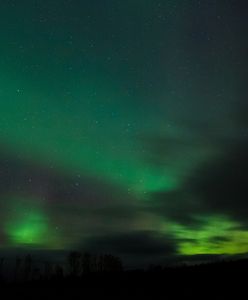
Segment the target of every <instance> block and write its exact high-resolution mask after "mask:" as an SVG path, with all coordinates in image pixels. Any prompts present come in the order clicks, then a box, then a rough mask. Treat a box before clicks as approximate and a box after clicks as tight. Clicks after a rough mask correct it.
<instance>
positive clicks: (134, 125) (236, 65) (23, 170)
mask: <svg viewBox="0 0 248 300" xmlns="http://www.w3.org/2000/svg"><path fill="white" fill-rule="evenodd" d="M12 2H13V5H11V3H12ZM12 2H11V3H10V2H9V1H6V2H4V3H1V4H0V14H1V16H0V20H1V21H0V22H1V26H0V32H1V35H0V36H1V48H0V58H1V59H0V116H1V117H0V139H1V150H0V151H1V152H0V155H1V157H0V159H1V160H0V164H1V190H0V193H1V195H0V197H1V198H0V199H1V200H0V209H1V212H0V217H1V221H0V226H1V232H0V247H1V248H2V249H9V248H13V249H14V248H23V249H27V250H28V251H30V250H31V249H32V250H34V249H46V250H54V249H55V250H60V249H61V250H69V249H74V248H80V249H81V248H82V249H89V250H94V249H97V247H98V246H99V247H100V246H101V245H102V244H101V243H102V241H103V240H104V241H105V242H104V243H103V245H104V246H103V248H104V247H105V248H106V249H107V250H109V251H110V252H111V251H113V252H115V251H117V252H118V251H119V250H116V249H117V248H118V247H114V246H113V244H115V243H118V244H119V245H120V244H122V243H120V241H121V242H122V241H123V244H124V246H123V249H121V250H120V251H119V252H118V254H119V253H120V254H123V255H124V256H125V257H127V256H130V257H131V256H132V255H133V253H132V243H133V242H134V241H135V239H133V237H137V241H141V246H140V253H141V255H139V257H141V256H142V255H143V252H142V251H143V249H142V243H143V244H144V246H143V247H144V248H145V247H146V248H149V249H151V255H148V256H145V255H147V251H144V253H145V254H144V255H143V256H142V257H144V260H145V261H149V260H151V261H153V260H154V259H155V258H159V259H163V258H165V257H171V259H172V258H173V257H174V256H178V255H182V256H191V255H196V254H213V255H215V254H216V255H218V254H241V253H246V252H248V230H246V228H247V226H246V219H245V216H244V212H243V209H242V208H241V206H242V205H243V202H242V201H241V200H239V197H242V195H241V194H240V195H239V194H238V193H236V187H235V186H234V185H235V184H236V182H237V181H235V182H234V183H233V187H230V185H231V182H233V180H232V175H231V173H232V172H235V170H233V171H231V172H230V170H229V169H228V168H227V166H228V165H229V164H230V165H231V166H232V167H233V168H235V167H237V168H239V165H238V163H239V162H238V161H235V159H234V156H235V155H234V152H235V149H236V145H241V146H242V147H243V148H242V147H241V148H242V149H246V148H245V147H246V145H247V143H246V140H247V135H245V134H244V128H246V126H247V124H245V121H244V120H243V119H242V116H241V115H242V111H243V109H244V108H243V105H245V104H244V100H243V95H244V94H245V91H241V85H242V80H243V79H242V76H243V72H244V66H242V61H243V60H244V57H243V56H244V55H245V54H244V51H243V48H244V46H245V45H244V43H245V42H244V40H245V38H244V37H245V32H244V31H245V29H244V27H243V25H242V22H241V21H242V16H239V14H241V12H240V11H239V10H236V11H235V10H233V6H232V4H231V3H232V1H224V2H227V3H226V4H221V3H219V1H215V2H213V1H202V2H204V3H201V1H156V0H154V1H148V0H147V1H138V0H134V1H119V0H118V1H113V0H110V1H96V0H94V1H88V0H86V1H74V0H73V1H65V0H63V1H58V0H55V1H31V0H29V1H12ZM217 2H218V3H217ZM237 16H238V17H239V18H240V19H239V20H240V22H236V21H235V20H236V19H235V17H237ZM237 32H239V34H237ZM241 119H242V120H241ZM227 149H228V150H227ZM244 152H245V150H244ZM245 159H247V157H245ZM236 162H237V164H235V163H236ZM245 166H247V165H246V164H245ZM227 170H229V171H227ZM222 175H223V176H222ZM242 175H244V174H243V173H241V172H240V173H238V176H239V178H241V179H240V180H239V182H240V181H241V182H242V180H243V179H244V178H243V177H242ZM219 176H220V177H219ZM220 178H223V179H221V180H220V182H219V179H220ZM228 188H230V189H231V190H230V193H229V192H228ZM241 189H242V188H241ZM237 190H238V188H237ZM223 191H224V192H223ZM233 191H235V193H234V192H233ZM234 194H235V197H234ZM228 197H230V199H229V198H228ZM235 201H236V202H235ZM235 203H236V204H235ZM244 209H245V208H244ZM124 241H125V242H124ZM108 242H109V245H108ZM96 245H97V246H96ZM111 245H112V246H111ZM111 247H112V248H111ZM156 247H157V248H158V249H157V248H156ZM163 247H164V252H163V251H161V248H162V249H163ZM105 248H104V249H103V251H105ZM118 249H120V247H119V248H118ZM134 249H136V248H134ZM156 251H157V252H158V253H157V254H156ZM135 255H137V253H135ZM135 255H134V256H135ZM135 259H136V258H134V260H135ZM137 260H138V258H137Z"/></svg>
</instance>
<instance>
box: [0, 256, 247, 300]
mask: <svg viewBox="0 0 248 300" xmlns="http://www.w3.org/2000/svg"><path fill="white" fill-rule="evenodd" d="M5 264H6V260H5V259H4V258H1V259H0V276H1V277H0V278H1V280H0V287H1V288H11V290H12V287H13V291H14V290H15V291H18V289H19V288H22V287H25V288H28V289H31V288H33V287H35V288H40V289H41V290H43V288H54V289H55V290H56V293H60V292H61V293H63V294H64V292H65V293H66V290H70V291H76V290H77V289H78V288H80V289H82V292H83V294H84V295H89V296H91V297H92V296H96V297H100V296H103V295H105V296H106V295H109V296H110V295H112V296H116V299H123V298H124V299H127V297H129V296H130V295H133V296H135V295H136V296H138V297H141V296H142V297H146V296H151V297H155V298H154V299H164V298H163V296H164V294H163V293H165V292H166V295H169V294H170V293H173V294H174V295H192V294H195V293H196V291H198V292H199V291H200V292H203V291H204V294H205V295H206V294H208V293H211V292H212V291H213V290H214V289H216V288H217V289H221V290H222V295H223V293H224V292H228V293H229V292H231V289H232V288H234V287H236V286H237V285H235V279H237V278H239V284H242V282H243V280H244V279H245V278H246V277H243V278H242V276H241V275H242V274H246V273H247V271H248V260H247V259H240V260H233V261H219V262H215V263H204V264H191V265H186V264H179V265H177V266H170V267H169V266H165V267H163V266H160V265H150V266H148V267H147V268H144V269H136V270H124V268H123V264H122V262H121V259H120V258H119V257H116V256H113V255H110V254H104V255H95V254H94V255H93V254H90V253H81V252H78V251H73V252H71V253H69V255H68V256H67V258H66V259H65V262H64V263H62V264H58V263H52V262H49V261H45V262H42V261H36V260H35V259H34V258H33V257H32V256H31V255H26V256H25V257H20V256H17V257H16V258H15V261H14V262H13V266H12V269H11V270H10V271H9V272H7V271H6V270H7V268H6V267H7V266H5ZM244 272H245V273H244ZM242 279H243V280H242ZM243 286H245V285H243ZM175 287H176V288H175ZM75 288H77V289H75ZM70 293H71V292H70ZM57 295H59V294H57ZM61 295H62V294H61ZM70 295H71V294H69V296H70ZM70 297H71V296H70Z"/></svg>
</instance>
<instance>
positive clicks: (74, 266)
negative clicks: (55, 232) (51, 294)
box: [68, 251, 82, 277]
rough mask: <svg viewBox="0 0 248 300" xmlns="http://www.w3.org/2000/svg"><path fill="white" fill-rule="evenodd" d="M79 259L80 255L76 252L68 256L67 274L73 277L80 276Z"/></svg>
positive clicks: (80, 266)
mask: <svg viewBox="0 0 248 300" xmlns="http://www.w3.org/2000/svg"><path fill="white" fill-rule="evenodd" d="M81 258H82V254H81V253H80V252H78V251H72V252H70V253H69V255H68V265H69V273H70V275H71V276H73V277H76V276H79V275H80V274H81V269H82V263H81Z"/></svg>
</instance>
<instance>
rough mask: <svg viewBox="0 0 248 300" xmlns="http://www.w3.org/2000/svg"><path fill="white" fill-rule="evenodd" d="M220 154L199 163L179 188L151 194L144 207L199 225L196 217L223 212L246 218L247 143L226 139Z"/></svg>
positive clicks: (189, 224) (233, 217)
mask: <svg viewBox="0 0 248 300" xmlns="http://www.w3.org/2000/svg"><path fill="white" fill-rule="evenodd" d="M225 146H228V147H223V149H222V150H221V155H218V156H217V157H216V158H215V159H212V160H209V161H207V162H206V163H204V164H202V165H200V167H198V168H197V169H195V170H194V171H193V172H192V173H191V174H190V175H189V176H188V178H186V180H185V182H184V184H183V185H182V186H181V188H180V189H178V190H176V191H172V192H167V191H164V192H163V191H161V192H157V193H153V194H152V195H151V199H152V200H153V201H152V204H151V205H150V206H149V207H147V209H151V210H153V211H154V213H156V214H159V215H162V216H164V217H165V218H169V219H171V220H173V221H176V222H179V223H182V224H185V225H187V226H199V225H201V224H200V223H199V218H198V217H199V216H200V215H201V216H203V215H226V216H229V217H230V218H231V219H234V220H237V221H240V222H241V223H242V224H243V226H245V224H247V220H248V200H247V195H248V142H247V141H245V140H240V139H236V140H231V141H229V142H228V141H227V142H226V144H225Z"/></svg>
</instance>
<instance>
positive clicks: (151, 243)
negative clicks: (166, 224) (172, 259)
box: [82, 231, 177, 263]
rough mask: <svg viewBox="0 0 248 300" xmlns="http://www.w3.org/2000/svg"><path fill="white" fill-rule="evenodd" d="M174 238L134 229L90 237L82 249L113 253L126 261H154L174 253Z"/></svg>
mask: <svg viewBox="0 0 248 300" xmlns="http://www.w3.org/2000/svg"><path fill="white" fill-rule="evenodd" d="M176 248H177V247H176V240H174V239H173V238H172V237H170V236H165V235H162V234H159V233H157V232H153V231H134V232H126V233H115V234H112V235H110V234H108V235H105V236H96V237H90V238H89V239H88V240H87V241H86V242H84V244H83V246H82V249H83V250H88V251H90V252H96V253H99V252H100V253H114V254H115V255H119V256H120V257H122V258H124V259H125V260H126V261H127V262H132V261H136V262H138V261H140V262H144V263H149V262H155V261H157V260H161V259H165V258H166V257H168V256H172V255H174V254H176V251H177V250H176Z"/></svg>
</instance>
